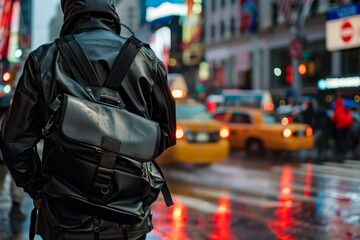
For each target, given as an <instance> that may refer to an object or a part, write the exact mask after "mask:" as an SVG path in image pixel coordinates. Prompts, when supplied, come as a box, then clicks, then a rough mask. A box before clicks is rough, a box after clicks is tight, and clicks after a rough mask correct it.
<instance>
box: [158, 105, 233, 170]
mask: <svg viewBox="0 0 360 240" xmlns="http://www.w3.org/2000/svg"><path fill="white" fill-rule="evenodd" d="M176 121H177V128H176V145H175V146H173V147H171V148H169V149H167V150H166V151H165V152H164V153H163V154H162V155H160V156H159V157H158V158H157V159H156V161H157V162H158V163H160V164H167V163H190V164H195V165H209V164H211V163H214V162H221V161H225V160H226V159H227V158H228V156H229V151H230V144H229V140H228V137H229V129H228V127H227V126H226V124H224V123H222V122H220V121H217V120H214V119H213V118H212V115H211V114H210V113H209V112H208V111H207V108H206V106H205V105H204V104H203V103H201V102H199V101H197V100H194V99H189V98H178V99H176Z"/></svg>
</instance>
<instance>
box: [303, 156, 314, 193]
mask: <svg viewBox="0 0 360 240" xmlns="http://www.w3.org/2000/svg"><path fill="white" fill-rule="evenodd" d="M304 182H305V183H304V197H310V193H311V184H312V164H310V163H307V164H306V172H305V179H304Z"/></svg>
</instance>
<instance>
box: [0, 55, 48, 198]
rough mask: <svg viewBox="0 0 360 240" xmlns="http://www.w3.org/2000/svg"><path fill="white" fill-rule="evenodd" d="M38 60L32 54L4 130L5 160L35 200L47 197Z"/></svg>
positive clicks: (26, 64)
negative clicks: (39, 149)
mask: <svg viewBox="0 0 360 240" xmlns="http://www.w3.org/2000/svg"><path fill="white" fill-rule="evenodd" d="M36 66H37V65H36V59H35V55H33V54H31V55H30V56H29V57H28V59H27V60H26V62H25V65H24V70H23V73H22V75H21V77H20V80H19V83H18V85H17V88H16V90H15V95H14V98H13V101H12V105H11V107H10V109H9V111H8V113H7V116H6V117H5V118H4V121H3V123H2V128H1V148H2V151H3V156H4V161H5V163H6V164H7V166H8V168H9V171H10V173H11V175H12V177H13V178H14V180H15V182H16V184H17V186H19V187H23V188H24V190H25V191H26V192H27V193H28V194H29V195H30V196H31V197H32V198H33V199H40V198H42V196H43V191H42V177H41V161H40V158H39V155H38V154H37V151H36V147H35V146H36V144H37V143H38V142H39V139H40V136H41V135H40V134H41V124H42V122H43V118H42V116H43V113H42V112H41V111H40V108H39V101H38V99H39V89H40V88H39V87H38V84H37V82H36V79H37V77H36V74H37V69H36Z"/></svg>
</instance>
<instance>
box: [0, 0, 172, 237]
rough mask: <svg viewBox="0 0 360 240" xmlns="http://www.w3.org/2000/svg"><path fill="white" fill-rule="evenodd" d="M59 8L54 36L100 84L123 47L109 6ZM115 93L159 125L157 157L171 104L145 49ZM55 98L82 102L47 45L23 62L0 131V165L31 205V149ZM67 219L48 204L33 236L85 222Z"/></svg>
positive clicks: (168, 128) (36, 191)
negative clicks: (60, 20)
mask: <svg viewBox="0 0 360 240" xmlns="http://www.w3.org/2000/svg"><path fill="white" fill-rule="evenodd" d="M61 6H62V9H63V11H64V24H63V27H62V29H61V33H60V36H64V35H67V34H74V36H75V37H76V39H77V40H78V42H79V43H80V45H81V47H82V49H83V50H84V51H85V53H86V55H87V56H88V58H89V60H90V62H91V64H92V65H93V68H94V69H95V71H96V72H97V75H98V78H99V80H100V81H102V82H104V81H105V79H106V77H107V74H108V72H109V70H110V69H111V67H112V65H113V63H114V60H115V58H116V56H117V54H118V52H119V51H120V49H121V47H122V45H123V44H124V42H125V41H126V38H125V37H121V36H119V33H120V29H121V25H120V19H119V16H118V14H117V13H116V11H115V7H114V3H113V0H61ZM119 92H120V95H121V96H122V99H123V100H124V102H125V104H126V108H127V109H128V110H129V111H131V112H134V113H136V114H138V115H141V116H144V117H146V118H149V119H152V120H154V121H156V122H158V123H159V125H160V128H161V132H162V138H161V146H160V148H161V149H160V152H162V151H164V150H165V149H166V148H168V147H170V146H172V145H174V144H175V138H174V133H175V127H176V126H175V125H176V122H175V121H176V120H175V110H174V108H175V103H174V100H173V99H172V97H171V93H170V91H169V89H168V86H167V78H166V69H165V67H164V65H163V63H162V62H161V61H160V60H159V59H157V58H156V56H155V54H154V52H153V51H152V50H151V49H150V48H149V46H148V45H146V44H145V45H144V46H143V47H142V48H141V50H140V52H139V53H138V54H137V56H136V57H135V59H134V62H133V63H132V65H131V67H130V70H129V72H128V74H127V75H126V76H125V78H124V80H123V82H122V85H121V87H120V89H119ZM59 93H67V94H70V95H74V96H78V97H83V98H88V96H87V94H86V93H85V91H84V89H83V88H82V87H79V83H77V82H76V81H74V78H73V76H72V73H71V71H70V69H69V67H68V66H67V64H66V63H65V61H64V59H63V58H62V56H61V54H60V53H59V51H58V49H57V46H56V44H55V43H54V42H52V43H49V44H44V45H42V46H40V47H38V48H37V49H36V50H34V51H33V52H31V54H30V55H29V56H28V58H27V60H26V62H25V65H24V69H23V73H22V75H21V77H20V79H19V83H18V85H17V88H16V91H15V95H14V99H13V102H12V106H11V108H10V110H9V111H8V114H7V116H6V118H5V119H4V121H3V124H2V129H1V148H2V151H3V155H4V160H5V162H6V164H7V165H8V167H9V170H10V172H11V174H12V176H13V178H14V180H15V182H16V184H17V185H18V186H19V187H23V188H24V190H25V191H26V192H27V193H28V194H29V195H30V196H31V198H33V199H43V198H44V196H46V189H44V182H43V181H44V179H43V174H42V163H41V160H40V157H39V155H38V152H37V150H36V146H37V144H38V143H39V141H40V140H41V131H42V128H43V127H44V126H45V124H46V121H47V119H48V117H49V115H50V114H49V105H50V104H51V103H52V102H53V100H54V99H55V98H56V96H57V95H58V94H59ZM45 148H46V144H45V146H44V153H45V154H44V155H43V156H42V158H43V159H44V158H46V157H47V156H46V154H47V153H48V152H49V151H47V150H46V149H45ZM60 204H61V203H60ZM61 209H66V206H64V208H61ZM69 214H70V216H71V217H72V218H73V219H72V220H71V221H70V222H67V223H63V222H56V221H61V220H59V219H62V218H61V216H62V215H63V213H62V212H54V209H52V208H51V207H50V206H49V204H47V203H43V206H42V207H41V208H40V214H39V216H41V219H40V220H39V224H42V225H41V227H39V228H38V231H39V234H40V235H41V236H42V237H43V238H45V239H50V238H51V239H53V238H54V239H57V237H54V235H53V233H54V229H53V228H54V227H55V228H56V226H67V225H69V226H72V225H76V224H78V225H81V224H80V223H84V222H85V221H86V218H85V219H84V217H83V216H82V217H81V218H82V219H77V216H76V214H75V215H74V214H73V215H72V214H71V213H65V212H64V215H67V216H69ZM75 223H76V224H75ZM109 224H110V225H111V223H109ZM146 224H148V222H143V223H141V224H138V225H136V226H132V228H130V231H129V238H130V239H131V236H138V235H137V234H144V233H146V232H147V231H148V230H149V227H144V226H145V225H146ZM110 225H109V226H110ZM109 228H111V227H109ZM57 229H58V230H59V227H57ZM132 232H133V233H132ZM79 239H81V238H79ZM84 239H89V238H86V237H85V238H84ZM119 239H121V238H119Z"/></svg>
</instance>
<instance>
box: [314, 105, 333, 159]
mask: <svg viewBox="0 0 360 240" xmlns="http://www.w3.org/2000/svg"><path fill="white" fill-rule="evenodd" d="M331 127H332V124H331V120H330V117H329V116H328V114H327V112H326V109H324V108H321V107H319V108H318V109H317V110H316V111H315V124H314V136H315V146H316V150H317V160H318V161H320V162H321V161H322V160H324V159H325V158H326V156H327V150H328V147H329V139H330V136H331Z"/></svg>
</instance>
